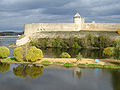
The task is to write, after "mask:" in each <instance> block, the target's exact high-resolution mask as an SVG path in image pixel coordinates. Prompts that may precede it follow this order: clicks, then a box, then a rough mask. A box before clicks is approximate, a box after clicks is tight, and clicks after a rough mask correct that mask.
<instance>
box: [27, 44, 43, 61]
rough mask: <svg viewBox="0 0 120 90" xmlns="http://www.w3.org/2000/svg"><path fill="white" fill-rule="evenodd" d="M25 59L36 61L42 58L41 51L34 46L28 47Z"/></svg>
mask: <svg viewBox="0 0 120 90" xmlns="http://www.w3.org/2000/svg"><path fill="white" fill-rule="evenodd" d="M25 58H26V60H27V61H32V62H34V61H36V60H38V59H42V58H43V53H42V50H41V49H38V48H36V47H35V46H32V47H30V49H29V50H28V53H27V54H26V55H25Z"/></svg>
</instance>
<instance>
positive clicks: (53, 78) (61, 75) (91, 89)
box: [0, 38, 120, 90]
mask: <svg viewBox="0 0 120 90" xmlns="http://www.w3.org/2000/svg"><path fill="white" fill-rule="evenodd" d="M15 40H16V39H15V38H4V39H2V43H0V46H2V45H5V46H8V45H9V43H11V42H12V43H14V42H15ZM9 49H10V51H11V52H12V51H13V49H14V48H9ZM62 51H64V50H63V49H44V50H43V52H44V55H45V56H46V57H53V56H56V57H58V55H59V54H60V53H61V52H62ZM65 51H66V50H65ZM68 51H70V52H71V54H72V55H73V56H72V57H74V56H75V55H76V53H78V52H79V51H82V50H72V49H71V50H68ZM87 51H88V52H89V53H88V52H87ZM92 51H93V52H92ZM92 51H90V50H85V51H84V50H83V52H84V53H82V54H83V55H84V57H91V58H92V57H99V56H100V55H101V51H100V50H95V51H94V50H92ZM90 53H91V54H90ZM10 56H12V54H11V55H10ZM101 58H102V57H101ZM0 90H120V70H115V69H98V68H66V67H60V66H57V67H56V66H48V67H47V66H44V67H40V66H32V65H16V64H11V65H10V64H5V63H0Z"/></svg>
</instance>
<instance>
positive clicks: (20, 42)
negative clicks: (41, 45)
mask: <svg viewBox="0 0 120 90" xmlns="http://www.w3.org/2000/svg"><path fill="white" fill-rule="evenodd" d="M29 37H30V36H25V37H23V38H21V39H18V40H16V46H21V45H24V44H26V43H28V42H30V39H29Z"/></svg>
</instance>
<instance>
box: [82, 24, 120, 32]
mask: <svg viewBox="0 0 120 90" xmlns="http://www.w3.org/2000/svg"><path fill="white" fill-rule="evenodd" d="M119 28H120V23H84V24H83V25H82V30H85V31H117V30H118V29H119Z"/></svg>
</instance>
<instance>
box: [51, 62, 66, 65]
mask: <svg viewBox="0 0 120 90" xmlns="http://www.w3.org/2000/svg"><path fill="white" fill-rule="evenodd" d="M53 64H57V65H60V64H64V63H63V62H53Z"/></svg>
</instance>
